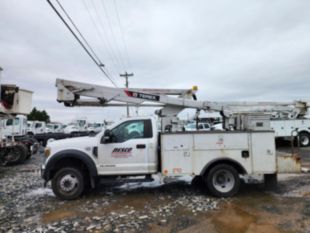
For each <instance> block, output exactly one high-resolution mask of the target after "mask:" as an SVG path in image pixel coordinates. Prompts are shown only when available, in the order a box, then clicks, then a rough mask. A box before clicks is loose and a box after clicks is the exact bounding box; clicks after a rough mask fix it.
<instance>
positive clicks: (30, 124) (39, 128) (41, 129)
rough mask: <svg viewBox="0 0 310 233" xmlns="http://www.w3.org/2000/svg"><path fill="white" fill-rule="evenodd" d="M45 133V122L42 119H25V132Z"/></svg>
mask: <svg viewBox="0 0 310 233" xmlns="http://www.w3.org/2000/svg"><path fill="white" fill-rule="evenodd" d="M42 133H46V123H45V122H44V121H27V134H29V135H36V134H42Z"/></svg>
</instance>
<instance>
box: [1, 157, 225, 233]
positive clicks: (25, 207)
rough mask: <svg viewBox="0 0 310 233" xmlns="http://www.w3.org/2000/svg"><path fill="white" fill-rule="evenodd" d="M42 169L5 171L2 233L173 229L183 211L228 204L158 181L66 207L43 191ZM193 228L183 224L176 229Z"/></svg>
mask: <svg viewBox="0 0 310 233" xmlns="http://www.w3.org/2000/svg"><path fill="white" fill-rule="evenodd" d="M40 163H41V159H40V156H39V155H34V156H33V157H32V158H31V159H30V160H29V161H27V163H25V164H22V165H17V166H11V167H1V168H0V180H1V185H0V197H1V201H0V213H1V217H0V231H2V232H70V231H71V232H72V231H74V232H85V231H96V230H100V232H102V231H103V232H145V231H146V230H147V228H148V223H149V222H155V223H157V224H159V225H165V224H168V223H169V221H170V220H169V219H171V218H174V217H175V216H174V215H175V214H176V213H177V212H178V211H180V210H181V211H185V212H189V213H191V214H192V215H193V216H196V215H197V214H199V213H205V212H207V211H209V210H216V209H218V206H219V203H221V202H225V201H226V200H225V201H224V200H221V199H215V198H211V197H208V196H207V195H205V194H204V193H202V192H201V191H199V190H195V189H193V188H192V187H191V186H190V184H189V183H188V182H186V181H178V182H174V183H172V184H169V185H158V182H157V181H156V180H155V182H152V183H147V184H144V185H141V184H125V185H122V186H110V187H100V188H99V189H97V190H95V191H92V192H90V193H87V195H85V196H84V197H82V198H81V199H79V200H75V201H62V200H59V199H57V198H56V197H55V196H54V194H53V193H52V191H51V189H50V186H48V187H47V188H43V180H42V179H41V177H40V172H39V165H40ZM180 216H182V214H181V215H180ZM183 220H184V219H183ZM188 224H189V223H187V222H186V221H181V222H179V225H177V226H176V229H178V228H180V229H182V228H184V227H186V226H187V225H188Z"/></svg>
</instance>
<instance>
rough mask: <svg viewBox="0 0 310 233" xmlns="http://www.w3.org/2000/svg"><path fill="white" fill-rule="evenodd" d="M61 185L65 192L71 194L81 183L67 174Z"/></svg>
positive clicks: (60, 182)
mask: <svg viewBox="0 0 310 233" xmlns="http://www.w3.org/2000/svg"><path fill="white" fill-rule="evenodd" d="M59 184H60V189H61V190H62V191H63V192H65V193H69V192H72V191H74V190H75V189H76V188H77V187H78V184H79V181H78V179H77V178H76V177H75V176H74V175H73V174H67V175H65V176H63V177H62V178H61V179H60V181H59Z"/></svg>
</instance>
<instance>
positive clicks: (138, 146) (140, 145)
mask: <svg viewBox="0 0 310 233" xmlns="http://www.w3.org/2000/svg"><path fill="white" fill-rule="evenodd" d="M145 147H146V145H145V144H137V146H136V148H137V149H145Z"/></svg>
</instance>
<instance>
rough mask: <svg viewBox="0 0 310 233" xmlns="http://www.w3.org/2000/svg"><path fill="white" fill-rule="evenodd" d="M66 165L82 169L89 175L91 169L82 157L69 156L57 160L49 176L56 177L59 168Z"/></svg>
mask: <svg viewBox="0 0 310 233" xmlns="http://www.w3.org/2000/svg"><path fill="white" fill-rule="evenodd" d="M64 167H75V168H77V169H80V170H81V171H83V172H84V173H85V174H86V175H88V176H89V170H88V168H87V166H86V165H85V164H84V162H83V161H81V160H80V159H77V158H72V157H69V158H63V159H60V160H58V161H57V162H56V164H55V165H54V167H53V169H52V170H51V171H50V175H49V178H50V179H52V178H53V177H54V175H55V173H56V172H57V171H58V170H59V169H61V168H64Z"/></svg>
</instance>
